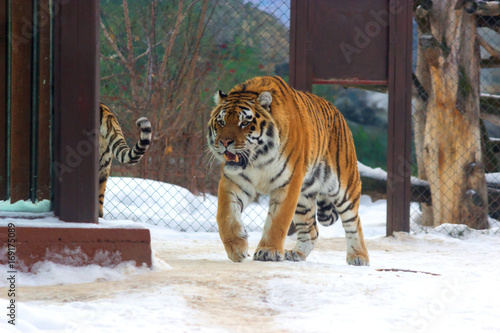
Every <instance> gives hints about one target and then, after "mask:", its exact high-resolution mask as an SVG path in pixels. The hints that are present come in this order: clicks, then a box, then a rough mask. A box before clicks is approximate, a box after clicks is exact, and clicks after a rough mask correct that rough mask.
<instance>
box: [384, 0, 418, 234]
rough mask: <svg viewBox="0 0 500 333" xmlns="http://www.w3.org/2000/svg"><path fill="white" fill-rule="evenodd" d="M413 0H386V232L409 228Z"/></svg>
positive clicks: (407, 229)
mask: <svg viewBox="0 0 500 333" xmlns="http://www.w3.org/2000/svg"><path fill="white" fill-rule="evenodd" d="M411 63H412V2H411V1H397V0H391V1H390V2H389V86H388V88H389V121H388V128H387V131H388V133H387V134H388V145H387V175H388V177H387V178H388V179H387V236H390V235H392V233H393V232H394V231H406V232H408V231H410V224H409V219H410V187H411V183H410V175H411V162H410V150H411V145H410V144H411V89H412V86H411V84H412V82H411V73H412V72H411Z"/></svg>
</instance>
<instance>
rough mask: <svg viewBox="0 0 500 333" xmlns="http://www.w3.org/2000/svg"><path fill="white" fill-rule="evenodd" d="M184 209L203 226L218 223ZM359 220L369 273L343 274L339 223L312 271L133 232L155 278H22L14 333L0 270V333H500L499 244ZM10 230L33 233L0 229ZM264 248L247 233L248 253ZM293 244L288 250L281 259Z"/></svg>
mask: <svg viewBox="0 0 500 333" xmlns="http://www.w3.org/2000/svg"><path fill="white" fill-rule="evenodd" d="M186 204H187V205H189V204H190V203H189V202H188V203H186ZM179 205H180V206H179V207H182V208H183V209H184V208H185V207H184V203H180V204H179ZM189 209H191V208H188V212H187V213H186V214H193V216H196V220H197V222H198V223H201V224H203V223H209V222H207V221H211V220H213V219H214V216H208V215H206V214H208V213H210V214H212V213H213V212H211V211H209V212H206V213H205V214H198V213H199V210H197V209H194V208H193V209H191V210H190V211H189ZM179 213H182V212H179ZM196 214H198V215H196ZM360 215H361V219H362V223H363V226H364V233H365V239H366V243H367V247H368V250H369V252H370V261H371V266H370V267H352V266H348V265H347V264H346V263H345V240H344V235H343V230H342V226H341V224H340V223H337V224H336V225H334V226H332V227H328V228H325V227H321V226H320V239H319V241H318V243H317V244H316V248H315V249H314V250H313V252H312V253H311V255H310V256H309V257H308V258H307V261H306V262H300V263H296V262H279V263H273V262H255V261H252V260H246V261H245V262H243V263H233V262H231V261H229V259H227V256H226V253H225V251H224V248H223V245H222V243H221V242H220V240H219V236H218V234H217V233H216V232H198V233H194V232H180V231H177V230H172V229H168V228H166V227H162V224H159V225H158V226H156V225H152V224H147V223H139V222H137V223H139V224H140V225H141V226H142V227H145V228H149V229H150V231H151V236H152V248H153V251H154V265H153V268H152V269H149V268H145V267H143V268H136V267H135V266H134V265H133V264H131V263H123V264H121V265H119V266H117V267H113V268H102V267H97V266H87V267H78V268H76V267H67V266H62V265H57V264H53V263H49V262H44V263H39V264H38V265H36V266H35V267H34V269H33V272H32V273H19V272H18V273H16V306H17V312H16V325H15V326H12V325H10V324H8V322H7V320H8V317H7V316H6V315H7V306H8V305H9V300H10V297H8V289H9V285H8V280H7V278H8V275H7V271H8V269H7V267H1V268H0V270H1V275H0V308H1V309H3V310H2V311H3V312H2V311H0V318H1V319H0V332H22V333H25V332H137V331H141V332H334V331H338V332H343V331H348V332H362V331H363V332H365V331H369V332H398V333H400V332H499V331H500V316H499V313H500V287H499V276H500V262H499V261H498V256H499V254H500V237H499V235H497V236H494V235H483V234H480V233H478V232H474V231H471V232H469V233H468V234H467V235H466V236H465V238H462V239H456V238H452V237H450V236H449V235H448V233H447V232H444V229H440V230H441V231H443V232H442V233H440V232H439V230H438V231H430V232H429V233H421V234H417V235H408V234H405V233H398V234H396V235H395V236H394V237H385V219H386V203H385V201H377V202H375V203H372V202H371V201H370V199H369V198H368V197H363V198H362V200H361V207H360ZM9 222H13V223H15V224H16V225H26V224H29V223H34V222H33V221H32V220H23V219H2V220H0V223H1V224H2V225H4V224H5V223H9ZM36 223H38V224H44V223H52V224H56V225H57V224H58V223H59V222H57V220H56V219H55V218H53V217H50V216H48V217H45V218H44V219H43V221H36ZM110 223H114V222H113V221H106V222H105V224H106V225H109V224H110ZM116 223H124V221H120V222H116ZM259 237H260V233H259V232H250V238H249V244H250V251H253V250H254V249H255V247H256V245H257V243H258V241H259ZM293 244H294V239H293V237H290V238H288V239H287V242H286V247H287V248H290V247H292V246H293ZM251 253H252V252H251Z"/></svg>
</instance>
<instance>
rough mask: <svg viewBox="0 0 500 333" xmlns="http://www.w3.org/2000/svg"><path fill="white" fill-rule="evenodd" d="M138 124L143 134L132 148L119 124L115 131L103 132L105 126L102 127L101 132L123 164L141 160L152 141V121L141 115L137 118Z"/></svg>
mask: <svg viewBox="0 0 500 333" xmlns="http://www.w3.org/2000/svg"><path fill="white" fill-rule="evenodd" d="M117 124H118V123H117ZM136 124H137V126H138V127H140V128H141V136H140V139H139V141H137V143H136V144H135V146H134V147H133V148H132V149H130V148H129V146H128V145H127V142H126V141H125V138H124V137H123V133H122V131H121V129H120V127H119V125H118V126H117V127H115V128H113V131H110V132H111V133H109V132H108V133H102V131H103V127H101V134H102V135H103V136H104V137H105V138H106V140H107V141H108V145H109V147H110V148H111V153H112V154H113V156H114V157H115V158H116V159H117V160H118V161H119V162H120V163H122V164H129V165H130V164H136V163H137V162H139V161H140V160H141V158H142V156H144V154H145V153H146V150H147V149H148V147H149V144H150V142H151V123H150V122H149V120H148V119H147V118H145V117H141V118H139V119H137V121H136ZM105 131H106V129H105Z"/></svg>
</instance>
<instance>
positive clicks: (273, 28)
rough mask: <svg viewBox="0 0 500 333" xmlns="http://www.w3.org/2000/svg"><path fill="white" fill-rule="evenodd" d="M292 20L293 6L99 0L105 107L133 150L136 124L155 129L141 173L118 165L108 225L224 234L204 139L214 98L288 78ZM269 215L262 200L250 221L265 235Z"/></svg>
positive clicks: (240, 0)
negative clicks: (259, 80) (240, 86)
mask: <svg viewBox="0 0 500 333" xmlns="http://www.w3.org/2000/svg"><path fill="white" fill-rule="evenodd" d="M289 20H290V1H289V0H279V1H255V0H252V1H248V0H219V1H216V0H200V1H132V0H129V1H122V0H101V100H102V101H103V102H104V103H106V104H107V105H108V106H109V107H110V108H111V109H112V110H113V111H114V112H115V113H116V114H117V117H118V119H119V120H120V123H121V126H122V129H123V132H124V135H125V137H126V138H127V141H128V144H129V145H133V144H135V140H136V139H137V137H138V131H137V129H136V128H135V120H136V119H137V118H139V117H141V116H146V117H147V118H148V119H150V121H151V123H152V131H153V140H152V143H151V146H150V148H149V151H148V152H147V155H146V157H145V158H144V159H143V160H142V161H141V163H140V164H139V165H136V166H133V167H128V166H123V165H120V164H118V162H116V161H115V162H114V164H113V167H112V171H111V176H112V177H111V178H110V180H109V181H108V184H107V192H106V196H105V204H104V217H105V218H107V219H131V220H136V221H142V222H147V223H153V224H159V225H165V226H167V227H169V228H172V229H177V230H183V231H215V230H217V223H216V220H215V216H216V211H217V198H216V195H217V185H218V181H219V178H220V164H218V163H217V162H213V161H212V160H211V158H210V156H209V155H210V154H209V153H208V152H207V151H206V139H205V136H206V132H205V131H206V124H207V122H208V119H209V115H210V111H211V109H212V108H213V107H214V102H213V99H212V96H213V95H214V94H215V93H216V92H217V90H218V89H221V90H223V91H225V92H227V91H228V90H230V89H231V88H232V87H233V86H234V85H236V84H237V83H240V82H243V81H245V80H247V79H250V78H252V77H255V76H262V75H280V76H281V77H283V78H284V79H286V80H288V55H289ZM118 177H119V178H118ZM132 177H133V178H132ZM266 215H267V197H260V198H258V199H257V200H256V202H255V203H252V204H250V206H249V207H248V208H246V210H245V212H244V214H243V222H244V223H245V224H246V225H247V229H248V230H260V228H261V227H262V225H263V223H264V220H265V217H266Z"/></svg>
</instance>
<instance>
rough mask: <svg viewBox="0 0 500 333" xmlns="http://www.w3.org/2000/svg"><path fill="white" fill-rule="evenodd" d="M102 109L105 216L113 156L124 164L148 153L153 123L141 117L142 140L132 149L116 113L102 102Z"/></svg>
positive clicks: (101, 180)
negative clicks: (107, 187) (106, 194)
mask: <svg viewBox="0 0 500 333" xmlns="http://www.w3.org/2000/svg"><path fill="white" fill-rule="evenodd" d="M99 110H100V129H99V130H100V131H99V132H100V133H99V200H98V201H99V217H103V216H104V211H103V205H104V192H105V191H106V182H107V181H108V177H109V171H110V169H111V162H112V160H113V156H114V157H115V158H116V159H117V160H118V161H119V162H120V163H122V164H129V165H131V164H136V163H137V162H139V161H140V160H141V158H142V156H144V154H145V153H146V150H147V149H148V147H149V144H150V142H151V123H150V122H149V120H148V119H147V118H144V117H142V118H139V119H137V121H136V124H137V126H139V127H140V128H141V136H140V140H139V141H138V142H137V144H136V145H135V146H134V147H133V148H132V149H130V148H129V147H128V145H127V143H126V141H125V138H124V137H123V133H122V130H121V127H120V124H119V122H118V119H117V118H116V116H115V115H114V113H113V112H112V111H111V110H110V109H109V108H108V107H107V106H106V105H104V104H103V103H102V102H100V103H99Z"/></svg>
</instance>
